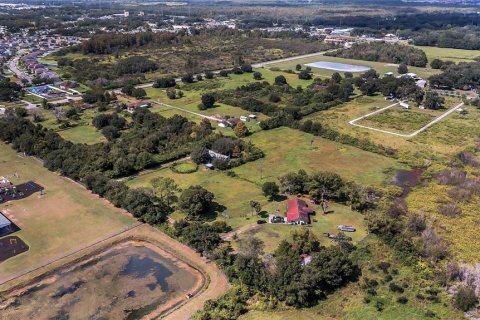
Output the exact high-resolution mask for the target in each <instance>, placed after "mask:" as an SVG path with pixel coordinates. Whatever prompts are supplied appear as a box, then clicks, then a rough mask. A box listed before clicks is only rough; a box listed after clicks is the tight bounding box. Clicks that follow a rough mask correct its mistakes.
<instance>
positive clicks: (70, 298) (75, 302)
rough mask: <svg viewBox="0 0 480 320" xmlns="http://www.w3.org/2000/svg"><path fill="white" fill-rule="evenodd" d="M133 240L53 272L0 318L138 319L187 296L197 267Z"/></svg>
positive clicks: (192, 286)
mask: <svg viewBox="0 0 480 320" xmlns="http://www.w3.org/2000/svg"><path fill="white" fill-rule="evenodd" d="M172 259H174V258H173V257H172V258H170V257H169V256H168V255H163V254H161V253H159V252H157V250H154V249H151V248H149V247H146V246H137V245H134V244H133V243H124V244H122V245H119V246H116V247H113V248H111V249H108V250H107V251H106V252H105V253H104V254H100V255H99V256H96V257H93V258H91V259H89V260H86V261H84V262H81V263H78V264H76V265H74V266H72V267H70V268H68V269H67V268H65V269H62V270H59V271H57V272H56V273H55V274H54V275H53V276H52V277H49V278H48V279H45V281H43V284H41V285H38V286H35V287H33V288H31V289H29V290H27V291H26V292H24V293H23V294H22V295H20V296H17V297H16V298H15V301H14V302H13V303H12V304H11V305H10V306H9V307H8V308H6V309H5V310H1V311H0V314H1V315H2V317H4V316H5V318H2V319H139V318H141V317H143V316H144V315H147V314H149V313H150V312H152V311H153V310H155V309H156V308H157V307H159V306H161V305H163V304H168V303H171V301H172V299H173V298H175V299H178V297H182V299H183V298H184V297H185V295H186V294H187V293H193V292H192V290H194V288H195V287H196V286H197V285H198V282H199V281H200V280H199V279H201V277H200V278H199V275H200V274H199V273H198V271H196V270H194V269H192V268H190V267H188V266H187V265H186V264H184V263H178V262H177V261H174V260H172Z"/></svg>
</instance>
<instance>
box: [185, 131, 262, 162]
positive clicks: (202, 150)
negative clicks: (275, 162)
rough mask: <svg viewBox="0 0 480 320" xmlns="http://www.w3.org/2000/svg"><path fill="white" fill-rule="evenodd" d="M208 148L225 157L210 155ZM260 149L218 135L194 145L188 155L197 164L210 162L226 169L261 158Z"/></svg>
mask: <svg viewBox="0 0 480 320" xmlns="http://www.w3.org/2000/svg"><path fill="white" fill-rule="evenodd" d="M208 150H212V151H214V152H216V153H218V154H221V155H223V156H225V157H226V159H221V158H215V157H211V156H210V155H209V153H208ZM264 156H265V155H264V153H263V151H262V150H260V149H259V148H258V147H256V146H255V145H254V144H252V143H251V142H245V141H243V140H241V139H236V138H230V137H223V136H219V137H218V138H215V139H210V140H208V141H206V142H205V143H204V144H198V145H196V146H195V147H194V148H193V150H192V153H191V154H190V157H191V159H192V161H194V162H195V163H197V164H200V163H208V162H211V163H212V164H213V165H214V166H215V168H217V169H219V170H226V169H230V168H234V167H238V166H240V165H242V164H244V163H247V162H250V161H255V160H257V159H260V158H263V157H264Z"/></svg>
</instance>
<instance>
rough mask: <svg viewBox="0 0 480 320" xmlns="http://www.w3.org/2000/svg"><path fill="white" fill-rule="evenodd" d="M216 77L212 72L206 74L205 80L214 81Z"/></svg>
mask: <svg viewBox="0 0 480 320" xmlns="http://www.w3.org/2000/svg"><path fill="white" fill-rule="evenodd" d="M214 77H215V75H214V74H213V72H211V71H207V72H205V79H213V78H214Z"/></svg>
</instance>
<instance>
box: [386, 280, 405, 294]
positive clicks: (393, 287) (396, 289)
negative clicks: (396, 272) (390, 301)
mask: <svg viewBox="0 0 480 320" xmlns="http://www.w3.org/2000/svg"><path fill="white" fill-rule="evenodd" d="M388 287H389V289H390V291H392V292H397V293H403V292H404V290H403V288H402V287H400V286H399V285H397V284H396V283H395V282H390V284H389V286H388Z"/></svg>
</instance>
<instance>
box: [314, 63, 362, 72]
mask: <svg viewBox="0 0 480 320" xmlns="http://www.w3.org/2000/svg"><path fill="white" fill-rule="evenodd" d="M306 66H307V67H312V68H319V69H327V70H334V71H341V72H365V71H368V70H370V67H367V66H361V65H356V64H346V63H338V62H328V61H317V62H312V63H307V64H306Z"/></svg>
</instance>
